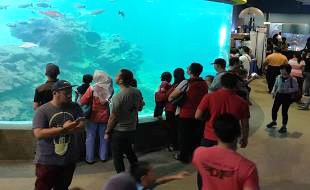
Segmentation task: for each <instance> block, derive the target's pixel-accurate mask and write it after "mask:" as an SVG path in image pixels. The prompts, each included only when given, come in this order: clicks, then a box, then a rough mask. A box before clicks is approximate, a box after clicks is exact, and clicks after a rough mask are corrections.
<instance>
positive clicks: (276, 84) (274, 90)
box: [271, 77, 279, 97]
mask: <svg viewBox="0 0 310 190" xmlns="http://www.w3.org/2000/svg"><path fill="white" fill-rule="evenodd" d="M278 87H279V77H277V78H276V82H275V83H274V85H273V88H272V91H271V94H272V96H273V97H275V96H276V94H277V92H278Z"/></svg>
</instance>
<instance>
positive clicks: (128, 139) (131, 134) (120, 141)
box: [111, 131, 138, 173]
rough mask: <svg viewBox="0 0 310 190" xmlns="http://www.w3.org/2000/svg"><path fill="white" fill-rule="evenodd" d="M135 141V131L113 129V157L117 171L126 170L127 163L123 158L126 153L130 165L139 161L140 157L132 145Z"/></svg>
mask: <svg viewBox="0 0 310 190" xmlns="http://www.w3.org/2000/svg"><path fill="white" fill-rule="evenodd" d="M134 141H135V131H126V132H125V131H124V132H120V131H113V132H112V133H111V148H112V157H113V163H114V167H115V170H116V172H117V173H121V172H123V171H125V164H124V160H123V156H124V154H126V156H127V158H128V160H129V162H130V165H134V164H135V163H137V162H138V158H137V156H136V153H135V152H134V150H133V146H132V145H133V144H134Z"/></svg>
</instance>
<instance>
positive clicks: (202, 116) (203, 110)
mask: <svg viewBox="0 0 310 190" xmlns="http://www.w3.org/2000/svg"><path fill="white" fill-rule="evenodd" d="M208 106H209V99H208V95H205V96H204V97H203V98H202V100H201V101H200V104H199V105H198V107H197V110H196V113H195V119H197V120H202V121H207V120H208V119H209V117H210V113H209V111H208Z"/></svg>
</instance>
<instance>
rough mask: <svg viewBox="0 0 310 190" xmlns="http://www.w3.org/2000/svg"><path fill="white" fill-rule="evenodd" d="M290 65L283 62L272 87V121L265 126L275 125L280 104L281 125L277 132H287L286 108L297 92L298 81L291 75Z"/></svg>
mask: <svg viewBox="0 0 310 190" xmlns="http://www.w3.org/2000/svg"><path fill="white" fill-rule="evenodd" d="M291 70H292V66H290V65H289V64H284V65H281V66H280V73H281V74H280V75H279V76H278V77H277V78H276V82H275V85H274V87H273V89H272V92H271V94H272V96H273V98H274V102H273V106H272V122H271V123H269V124H268V125H267V126H266V127H267V128H272V127H273V126H275V125H277V114H278V111H279V108H280V106H281V105H282V118H283V120H282V127H281V129H280V130H279V133H286V132H287V128H286V125H287V121H288V110H289V107H290V105H291V104H292V102H293V99H292V97H293V95H294V94H295V93H296V92H298V83H297V80H296V79H295V78H294V77H291V75H290V74H291Z"/></svg>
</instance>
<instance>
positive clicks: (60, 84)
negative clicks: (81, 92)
mask: <svg viewBox="0 0 310 190" xmlns="http://www.w3.org/2000/svg"><path fill="white" fill-rule="evenodd" d="M75 86H77V85H71V84H70V83H69V82H68V81H66V80H59V81H57V82H55V83H54V84H53V86H52V91H60V90H64V89H68V88H72V87H75Z"/></svg>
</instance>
